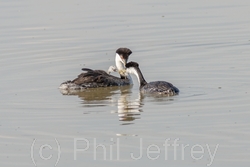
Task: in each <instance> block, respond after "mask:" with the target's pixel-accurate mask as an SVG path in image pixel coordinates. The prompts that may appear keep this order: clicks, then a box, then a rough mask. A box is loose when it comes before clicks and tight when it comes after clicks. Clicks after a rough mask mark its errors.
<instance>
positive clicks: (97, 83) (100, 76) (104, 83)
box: [59, 48, 133, 89]
mask: <svg viewBox="0 0 250 167" xmlns="http://www.w3.org/2000/svg"><path fill="white" fill-rule="evenodd" d="M131 53H132V51H131V50H130V49H128V48H119V49H117V50H116V56H115V63H116V67H117V70H118V72H119V74H120V78H118V77H115V76H113V75H110V72H113V71H116V68H115V67H113V66H110V67H109V70H108V72H105V71H103V70H92V69H88V68H83V69H82V70H83V71H85V72H84V73H81V74H80V75H78V77H77V78H76V79H74V80H72V81H71V80H69V81H66V82H63V83H62V84H61V85H60V87H59V88H60V89H86V88H97V87H108V86H123V85H130V84H132V83H133V82H132V78H131V77H130V76H129V75H125V65H126V63H127V61H128V58H129V55H130V54H131Z"/></svg>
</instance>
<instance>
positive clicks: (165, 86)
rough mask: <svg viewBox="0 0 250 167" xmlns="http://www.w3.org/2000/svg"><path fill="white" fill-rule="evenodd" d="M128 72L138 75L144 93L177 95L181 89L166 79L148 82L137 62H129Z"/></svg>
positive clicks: (127, 65)
mask: <svg viewBox="0 0 250 167" xmlns="http://www.w3.org/2000/svg"><path fill="white" fill-rule="evenodd" d="M126 67H127V69H126V72H127V73H131V74H134V75H136V77H137V79H138V81H139V85H140V91H141V92H142V93H150V94H162V95H169V96H173V95H177V94H178V93H179V89H178V88H176V87H175V86H173V85H172V84H171V83H169V82H166V81H155V82H149V83H147V82H146V80H145V79H144V77H143V75H142V73H141V70H140V68H139V64H138V63H136V62H129V63H127V64H126Z"/></svg>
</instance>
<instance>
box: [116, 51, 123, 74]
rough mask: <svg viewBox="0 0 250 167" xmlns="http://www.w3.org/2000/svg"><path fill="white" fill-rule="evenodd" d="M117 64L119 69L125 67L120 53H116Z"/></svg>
mask: <svg viewBox="0 0 250 167" xmlns="http://www.w3.org/2000/svg"><path fill="white" fill-rule="evenodd" d="M115 65H116V67H117V69H118V71H121V70H124V69H125V67H124V64H123V63H122V60H121V57H120V55H119V54H118V53H116V55H115Z"/></svg>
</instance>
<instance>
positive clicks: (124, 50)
mask: <svg viewBox="0 0 250 167" xmlns="http://www.w3.org/2000/svg"><path fill="white" fill-rule="evenodd" d="M116 53H117V54H119V55H120V56H121V58H122V59H126V60H128V57H129V55H131V53H132V51H131V50H130V49H128V48H119V49H117V50H116Z"/></svg>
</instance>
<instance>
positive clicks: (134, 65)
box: [126, 61, 139, 68]
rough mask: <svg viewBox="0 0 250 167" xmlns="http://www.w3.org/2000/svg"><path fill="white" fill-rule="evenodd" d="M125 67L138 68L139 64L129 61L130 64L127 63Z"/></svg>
mask: <svg viewBox="0 0 250 167" xmlns="http://www.w3.org/2000/svg"><path fill="white" fill-rule="evenodd" d="M126 67H127V68H129V67H137V68H138V67H139V64H138V63H136V62H133V61H131V62H129V63H127V64H126Z"/></svg>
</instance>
